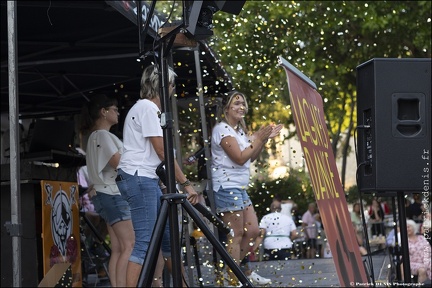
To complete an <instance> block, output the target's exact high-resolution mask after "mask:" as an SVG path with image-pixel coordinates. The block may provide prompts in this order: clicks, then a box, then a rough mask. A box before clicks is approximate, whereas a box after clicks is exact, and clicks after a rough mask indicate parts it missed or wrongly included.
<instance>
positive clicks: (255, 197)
mask: <svg viewBox="0 0 432 288" xmlns="http://www.w3.org/2000/svg"><path fill="white" fill-rule="evenodd" d="M248 192H249V195H250V198H251V200H252V203H253V204H254V207H255V211H256V213H257V216H258V219H261V218H262V216H264V215H265V214H268V213H269V212H270V204H271V202H272V201H273V198H274V197H275V196H276V195H279V196H280V197H281V198H282V199H290V200H293V201H294V202H295V203H296V204H297V205H298V211H299V212H300V213H304V212H306V210H307V206H308V204H309V203H310V202H315V196H314V194H313V190H312V187H311V185H310V181H309V178H308V176H307V175H306V173H305V172H299V171H292V173H290V175H289V177H286V178H282V179H276V180H268V179H255V180H254V181H252V184H251V185H250V187H249V189H248Z"/></svg>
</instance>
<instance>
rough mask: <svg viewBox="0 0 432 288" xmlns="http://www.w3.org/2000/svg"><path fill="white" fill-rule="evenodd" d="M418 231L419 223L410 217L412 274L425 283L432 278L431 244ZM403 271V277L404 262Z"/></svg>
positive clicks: (409, 232) (409, 241) (409, 233)
mask: <svg viewBox="0 0 432 288" xmlns="http://www.w3.org/2000/svg"><path fill="white" fill-rule="evenodd" d="M418 232H419V227H418V224H417V223H415V222H414V220H411V219H408V220H407V234H408V250H409V261H410V268H411V274H412V275H417V277H418V280H417V282H418V283H424V282H426V281H428V280H429V281H430V280H431V246H430V244H429V242H428V241H427V240H426V239H425V237H423V235H420V234H418ZM402 262H403V261H402ZM401 271H402V273H401V274H402V278H403V264H401Z"/></svg>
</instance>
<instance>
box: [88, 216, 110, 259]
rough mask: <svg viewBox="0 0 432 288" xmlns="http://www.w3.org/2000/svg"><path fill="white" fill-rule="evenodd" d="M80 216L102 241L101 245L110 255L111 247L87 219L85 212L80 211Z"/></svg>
mask: <svg viewBox="0 0 432 288" xmlns="http://www.w3.org/2000/svg"><path fill="white" fill-rule="evenodd" d="M80 214H81V217H82V218H83V219H84V221H85V222H86V224H87V226H88V227H89V228H90V229H91V230H92V232H93V235H95V236H96V238H97V239H98V240H99V241H100V242H101V243H102V245H103V246H104V248H105V250H106V251H107V252H108V253H109V254H110V255H111V248H110V247H109V246H108V244H107V243H106V242H105V240H104V239H103V238H102V236H101V235H100V234H99V232H98V230H97V229H96V227H94V225H93V223H91V221H90V220H89V219H88V217H87V215H86V214H85V212H80Z"/></svg>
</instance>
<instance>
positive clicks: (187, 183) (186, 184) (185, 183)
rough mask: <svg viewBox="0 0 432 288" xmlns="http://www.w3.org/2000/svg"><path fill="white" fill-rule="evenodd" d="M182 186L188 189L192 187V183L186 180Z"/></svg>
mask: <svg viewBox="0 0 432 288" xmlns="http://www.w3.org/2000/svg"><path fill="white" fill-rule="evenodd" d="M180 185H181V186H183V187H186V186H190V185H191V183H190V181H189V180H186V181H185V182H184V183H180Z"/></svg>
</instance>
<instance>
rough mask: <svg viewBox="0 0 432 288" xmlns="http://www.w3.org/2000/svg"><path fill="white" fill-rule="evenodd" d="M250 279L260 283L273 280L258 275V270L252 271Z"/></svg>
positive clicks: (263, 283)
mask: <svg viewBox="0 0 432 288" xmlns="http://www.w3.org/2000/svg"><path fill="white" fill-rule="evenodd" d="M248 278H249V280H250V281H251V282H253V283H257V284H259V285H265V284H268V283H270V282H271V279H268V278H264V277H262V276H260V275H258V274H257V273H256V272H254V271H252V273H251V274H250V275H249V276H248Z"/></svg>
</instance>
